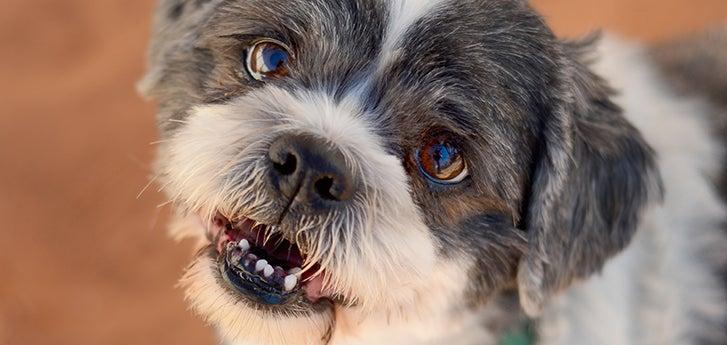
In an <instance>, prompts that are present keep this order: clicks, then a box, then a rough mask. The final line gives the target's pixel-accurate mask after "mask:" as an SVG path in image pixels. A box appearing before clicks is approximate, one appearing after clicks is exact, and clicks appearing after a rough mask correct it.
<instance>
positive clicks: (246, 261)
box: [242, 259, 250, 267]
mask: <svg viewBox="0 0 727 345" xmlns="http://www.w3.org/2000/svg"><path fill="white" fill-rule="evenodd" d="M242 264H243V266H245V267H248V266H250V260H247V259H245V261H243V262H242Z"/></svg>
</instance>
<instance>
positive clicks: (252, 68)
mask: <svg viewBox="0 0 727 345" xmlns="http://www.w3.org/2000/svg"><path fill="white" fill-rule="evenodd" d="M289 59H290V54H289V53H288V50H287V49H286V48H285V47H284V46H283V44H282V43H277V42H272V41H262V42H258V43H257V44H255V45H254V46H253V47H252V48H251V49H250V50H249V52H248V53H247V70H248V72H249V73H250V75H251V76H252V77H253V78H255V79H256V80H260V81H263V80H267V79H275V78H281V77H284V76H286V75H288V60H289Z"/></svg>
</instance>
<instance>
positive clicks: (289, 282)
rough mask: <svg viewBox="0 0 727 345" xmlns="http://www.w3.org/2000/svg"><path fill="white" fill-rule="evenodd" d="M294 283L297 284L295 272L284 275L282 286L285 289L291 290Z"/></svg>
mask: <svg viewBox="0 0 727 345" xmlns="http://www.w3.org/2000/svg"><path fill="white" fill-rule="evenodd" d="M296 284H298V276H296V275H295V274H290V275H288V276H287V277H285V281H284V282H283V288H285V291H290V290H293V288H294V287H295V285H296Z"/></svg>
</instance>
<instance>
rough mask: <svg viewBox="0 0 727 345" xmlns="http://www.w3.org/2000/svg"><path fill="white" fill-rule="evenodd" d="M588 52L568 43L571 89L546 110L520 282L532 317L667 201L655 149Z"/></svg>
mask: <svg viewBox="0 0 727 345" xmlns="http://www.w3.org/2000/svg"><path fill="white" fill-rule="evenodd" d="M593 41H595V39H594V40H593ZM588 45H590V44H588ZM586 48H587V46H586V44H576V43H567V42H565V43H563V50H564V56H565V57H564V62H563V65H564V71H565V72H563V73H564V80H565V82H564V83H563V84H564V85H565V87H564V89H563V90H561V94H560V95H558V96H557V97H558V98H559V101H558V102H557V103H558V104H557V105H556V106H554V108H553V109H550V110H548V111H546V113H547V115H546V119H544V121H543V128H542V132H541V140H540V146H539V147H540V152H539V157H538V158H537V159H538V161H537V162H536V165H535V167H534V172H533V176H532V187H531V193H530V199H529V203H528V204H527V205H526V207H527V209H526V213H527V214H526V217H525V227H526V231H527V232H528V234H527V236H528V251H527V253H525V255H524V256H523V258H522V260H521V262H520V266H519V269H518V276H517V282H518V288H519V293H520V302H521V304H522V307H523V309H524V310H525V311H526V312H527V313H528V314H530V315H532V316H535V315H537V314H538V313H539V312H540V311H541V309H542V307H543V305H544V303H545V302H546V301H547V299H548V298H549V297H550V296H551V295H552V294H554V293H556V292H557V291H559V290H561V289H563V288H565V287H566V286H568V285H569V284H570V283H571V282H572V281H573V280H576V279H579V278H585V277H587V276H589V275H591V274H593V273H594V272H597V271H599V270H600V269H601V268H602V267H603V265H604V263H605V261H606V260H607V259H609V258H610V257H611V256H613V255H614V254H616V253H618V252H619V251H620V250H622V249H623V248H624V247H626V246H627V245H628V243H629V242H630V240H631V238H632V236H633V234H634V231H635V230H636V227H637V225H638V222H639V216H640V214H641V212H642V210H643V208H644V207H645V206H646V205H647V204H648V203H649V201H650V200H652V199H654V198H659V197H660V196H661V179H660V176H659V172H658V169H657V167H656V164H655V157H654V153H653V151H652V150H651V148H650V147H649V146H648V145H647V143H646V142H645V141H644V139H643V138H642V136H641V134H640V133H639V132H638V130H636V129H635V128H634V127H633V126H632V125H631V124H629V122H628V121H627V120H626V119H625V118H624V117H623V116H622V111H621V109H620V108H619V107H618V106H617V105H615V104H614V103H613V102H612V101H611V99H610V97H611V94H612V91H611V89H610V88H609V87H608V86H607V85H606V83H605V82H604V81H603V80H602V79H600V78H599V77H598V76H596V75H595V74H594V73H593V72H591V71H590V70H589V68H588V67H587V66H586V65H585V64H584V63H582V62H581V61H580V60H581V59H582V53H583V52H584V49H586Z"/></svg>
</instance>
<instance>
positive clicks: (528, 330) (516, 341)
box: [497, 321, 535, 345]
mask: <svg viewBox="0 0 727 345" xmlns="http://www.w3.org/2000/svg"><path fill="white" fill-rule="evenodd" d="M497 345H535V332H534V330H533V325H532V323H531V322H529V321H524V322H522V323H520V325H519V326H518V327H515V328H514V329H512V330H510V331H509V332H507V333H505V336H504V337H502V339H500V341H499V342H498V343H497Z"/></svg>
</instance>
